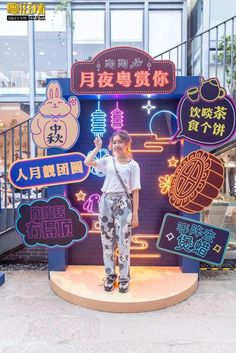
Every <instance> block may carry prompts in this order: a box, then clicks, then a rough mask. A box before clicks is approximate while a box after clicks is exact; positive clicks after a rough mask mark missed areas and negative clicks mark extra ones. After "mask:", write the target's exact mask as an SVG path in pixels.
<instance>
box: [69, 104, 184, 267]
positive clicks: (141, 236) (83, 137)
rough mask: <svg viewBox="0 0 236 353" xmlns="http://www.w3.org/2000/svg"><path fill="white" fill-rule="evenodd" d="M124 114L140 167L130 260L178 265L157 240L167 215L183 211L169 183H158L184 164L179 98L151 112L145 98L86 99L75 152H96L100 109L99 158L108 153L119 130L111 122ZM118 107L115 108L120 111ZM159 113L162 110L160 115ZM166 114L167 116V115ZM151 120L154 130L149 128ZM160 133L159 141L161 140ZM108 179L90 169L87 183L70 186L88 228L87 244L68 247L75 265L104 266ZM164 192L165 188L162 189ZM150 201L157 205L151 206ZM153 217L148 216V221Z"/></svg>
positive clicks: (72, 200)
mask: <svg viewBox="0 0 236 353" xmlns="http://www.w3.org/2000/svg"><path fill="white" fill-rule="evenodd" d="M117 102H118V108H119V109H121V110H122V111H123V112H124V115H125V119H124V120H123V124H124V125H123V127H122V128H123V129H126V130H128V131H129V133H130V134H131V136H132V139H133V144H132V150H131V152H132V154H133V158H134V159H135V160H137V161H138V163H139V164H140V167H141V184H142V190H141V192H140V215H139V216H140V227H139V228H137V230H135V231H134V232H133V238H132V243H131V258H132V264H134V265H160V266H165V265H167V264H168V265H173V266H174V265H176V264H177V263H178V262H177V256H176V255H173V254H170V253H164V252H161V251H157V249H156V241H157V238H158V233H159V229H160V225H161V222H162V219H163V216H164V213H166V212H171V213H178V211H177V210H176V209H174V208H173V207H172V206H171V205H170V204H169V201H168V197H167V195H166V194H165V193H164V192H163V190H165V189H166V185H164V186H162V188H161V187H160V185H159V178H160V177H163V176H165V175H171V174H173V173H174V170H175V168H176V166H177V165H178V162H179V159H180V158H179V155H180V146H181V142H179V141H177V142H176V141H171V134H174V133H175V128H176V127H177V124H176V118H175V113H176V107H177V104H178V100H171V101H170V100H169V101H165V100H158V101H156V100H152V99H151V98H150V104H151V105H152V106H155V107H156V108H155V109H153V110H151V112H150V114H149V115H148V114H147V110H146V109H143V108H142V106H143V105H145V104H146V103H145V101H144V100H141V99H140V100H117V99H115V100H100V103H99V104H100V107H98V101H97V100H92V101H91V100H90V101H89V100H81V117H80V123H81V126H80V127H81V134H80V138H79V140H78V142H77V144H76V145H75V146H74V147H73V149H71V151H75V150H79V151H81V152H82V153H84V154H85V155H86V154H87V153H88V152H89V151H91V150H92V149H93V146H94V144H93V140H94V132H93V131H91V119H90V118H89V117H91V114H92V113H93V112H95V111H96V110H98V109H100V110H101V111H103V112H104V114H106V120H107V124H106V131H104V133H103V137H102V139H103V146H102V147H103V149H102V150H101V153H100V154H98V155H97V156H96V158H101V157H103V156H104V155H106V154H107V153H108V144H109V137H110V136H111V134H112V133H113V132H114V130H113V127H112V126H111V124H110V118H111V112H112V111H114V108H115V107H116V106H117V105H116V103H117ZM115 109H116V108H115ZM158 112H162V113H160V114H158ZM165 112H166V113H165ZM150 122H151V126H152V129H153V130H152V131H151V130H150ZM158 132H159V135H160V136H159V137H157V135H158ZM102 183H103V175H97V174H96V169H93V168H91V172H90V175H89V177H88V178H87V179H86V180H85V181H84V182H83V183H82V184H77V185H76V184H73V185H69V187H68V197H69V199H70V200H71V203H72V205H73V207H75V208H77V209H78V210H79V212H80V213H81V215H82V217H83V219H84V220H85V221H86V222H87V224H88V226H89V232H88V237H87V239H86V241H84V242H83V243H81V244H80V245H79V246H77V245H76V244H75V245H73V246H72V247H71V248H70V249H69V263H70V264H102V249H101V240H100V229H99V222H98V201H99V197H100V196H101V190H100V189H101V186H102ZM163 188H164V189H163ZM150 197H151V200H152V202H151V203H150ZM147 215H148V217H147Z"/></svg>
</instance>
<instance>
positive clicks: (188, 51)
mask: <svg viewBox="0 0 236 353" xmlns="http://www.w3.org/2000/svg"><path fill="white" fill-rule="evenodd" d="M235 19H236V16H234V17H231V18H230V19H228V20H226V21H224V22H222V23H220V24H218V25H217V26H214V27H212V28H210V29H208V30H206V31H204V32H202V33H200V34H198V35H196V36H195V37H192V38H190V39H188V40H186V41H185V42H182V43H180V44H178V45H176V46H174V47H173V48H171V49H169V50H166V51H164V52H162V53H161V54H158V55H156V56H155V57H154V58H155V59H160V60H164V59H166V60H172V61H173V62H174V63H175V65H176V75H177V76H186V75H190V76H203V77H204V78H209V77H217V78H218V79H219V81H220V82H221V84H222V85H223V86H224V87H225V88H226V89H227V90H228V92H229V93H231V94H232V95H233V94H234V92H235V90H236V34H235Z"/></svg>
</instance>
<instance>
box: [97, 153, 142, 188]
mask: <svg viewBox="0 0 236 353" xmlns="http://www.w3.org/2000/svg"><path fill="white" fill-rule="evenodd" d="M112 159H113V157H112V156H108V157H103V158H101V159H98V160H96V164H97V165H96V167H95V169H96V170H97V171H100V172H103V173H104V174H105V180H104V183H103V186H102V189H101V190H102V192H124V188H123V186H122V185H121V182H120V180H119V179H118V176H117V175H116V171H115V168H114V164H113V160H112ZM115 162H116V168H117V170H118V172H119V174H120V176H121V178H122V179H123V181H124V183H125V186H126V188H127V190H128V192H129V194H131V193H132V191H133V190H136V189H141V186H140V168H139V165H138V163H137V162H135V161H134V160H133V159H131V160H130V161H129V162H128V163H125V164H122V163H119V162H118V161H117V160H115Z"/></svg>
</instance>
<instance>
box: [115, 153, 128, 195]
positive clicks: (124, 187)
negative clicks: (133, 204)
mask: <svg viewBox="0 0 236 353" xmlns="http://www.w3.org/2000/svg"><path fill="white" fill-rule="evenodd" d="M112 161H113V164H114V168H115V172H116V175H117V177H118V179H119V181H120V183H121V185H122V187H123V189H124V190H125V192H126V194H127V196H128V198H129V199H130V200H131V197H130V194H129V192H128V190H127V187H126V185H125V183H124V180H123V179H122V178H121V176H120V174H119V172H118V170H117V167H116V162H115V157H112Z"/></svg>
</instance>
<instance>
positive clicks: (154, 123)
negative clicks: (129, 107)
mask: <svg viewBox="0 0 236 353" xmlns="http://www.w3.org/2000/svg"><path fill="white" fill-rule="evenodd" d="M163 118H165V119H168V120H167V121H168V122H169V123H170V124H168V125H169V126H170V128H169V129H168V131H164V133H163V132H162V131H160V130H158V125H159V124H158V120H159V119H163ZM149 130H150V132H151V133H152V134H156V135H157V136H158V137H172V136H174V134H175V132H176V131H177V116H176V115H175V114H174V113H173V112H171V111H169V110H160V111H158V112H156V113H155V114H154V115H153V116H152V117H151V119H150V122H149ZM170 130H171V131H170ZM164 134H167V135H168V136H166V135H165V136H164Z"/></svg>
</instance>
